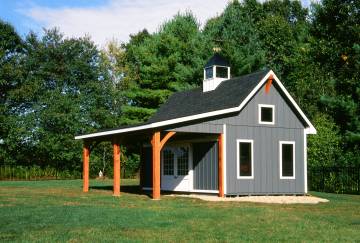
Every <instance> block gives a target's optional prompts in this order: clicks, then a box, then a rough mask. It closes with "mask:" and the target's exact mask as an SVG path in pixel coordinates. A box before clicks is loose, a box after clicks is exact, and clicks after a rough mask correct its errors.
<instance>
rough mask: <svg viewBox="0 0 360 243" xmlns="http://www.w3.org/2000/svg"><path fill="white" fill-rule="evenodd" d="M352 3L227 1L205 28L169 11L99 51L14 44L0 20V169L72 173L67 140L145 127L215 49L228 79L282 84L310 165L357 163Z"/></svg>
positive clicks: (76, 146)
mask: <svg viewBox="0 0 360 243" xmlns="http://www.w3.org/2000/svg"><path fill="white" fill-rule="evenodd" d="M359 4H360V2H359V1H353V0H345V1H343V0H323V1H322V2H321V3H318V4H313V5H312V7H311V8H310V11H309V10H308V9H306V8H303V7H302V6H301V3H300V1H291V0H270V1H265V2H263V3H261V2H258V1H256V0H244V1H241V2H239V1H231V2H230V3H229V4H228V5H227V6H226V8H225V9H224V11H223V12H221V13H219V15H218V16H216V17H214V18H211V19H209V20H208V21H207V22H206V23H204V27H203V28H202V29H201V28H200V25H199V23H198V21H197V19H196V18H195V17H194V16H193V14H192V13H190V12H185V13H178V14H177V15H175V16H174V17H173V18H172V19H170V20H168V21H166V22H165V23H163V24H162V25H161V26H160V27H159V29H158V30H157V31H156V32H155V33H149V32H148V31H147V30H145V29H144V30H142V31H140V32H139V33H137V34H135V35H131V36H130V40H129V41H128V42H127V43H122V44H119V43H116V42H115V41H112V42H110V43H109V44H108V46H107V47H106V49H104V50H99V49H98V48H97V47H96V46H95V45H94V44H93V43H92V42H91V41H90V40H89V38H88V37H84V38H64V37H63V36H62V35H61V34H60V33H59V31H58V30H46V31H45V33H44V34H43V37H42V38H39V37H37V36H36V35H35V34H34V33H29V35H28V36H27V37H26V38H25V39H21V38H20V37H19V36H18V34H17V33H16V32H15V30H14V28H13V27H12V26H11V25H10V24H8V23H5V22H3V21H0V89H1V93H0V163H2V164H12V165H23V166H30V165H38V166H40V167H41V168H45V167H46V166H50V167H51V168H63V169H64V170H66V169H68V170H73V169H77V170H79V171H80V169H81V162H80V160H81V153H80V152H79V151H81V143H80V142H78V141H75V140H74V139H73V138H74V135H76V134H82V133H87V132H93V131H97V130H99V129H104V128H114V127H117V126H119V125H123V124H137V123H140V122H144V121H146V120H147V119H148V118H149V117H150V116H151V115H152V114H154V112H155V111H156V109H158V108H159V106H160V105H161V104H163V103H164V102H165V101H166V100H167V98H168V97H169V96H170V95H171V94H172V93H173V92H176V91H181V90H187V89H190V88H193V87H197V86H200V85H201V81H202V75H203V66H204V64H205V63H206V61H207V60H208V59H209V58H210V57H211V55H212V52H213V51H212V49H213V48H214V47H219V48H221V54H222V55H223V56H225V57H226V58H227V59H228V60H229V61H230V63H231V72H232V76H238V75H242V74H247V73H250V72H253V71H257V70H259V69H264V68H266V67H267V68H271V69H273V70H274V71H275V72H276V74H277V75H278V76H279V77H280V78H281V80H282V81H283V82H284V83H285V86H286V87H287V88H288V89H289V91H290V93H291V94H292V95H293V96H294V98H295V99H296V101H297V102H298V104H299V105H300V107H301V108H302V109H303V110H304V111H305V113H307V115H308V116H309V118H310V119H311V120H312V121H314V124H315V127H316V128H317V130H318V135H315V136H310V137H309V163H310V165H313V166H315V165H334V164H339V165H340V164H343V165H345V164H346V165H354V164H360V162H359V161H360V153H359V151H360V100H359V97H360V82H359V80H360V44H359V39H360V29H359V28H360V27H359V24H358V20H359V19H360V16H359V14H360V11H359V9H360V6H359ZM324 114H326V115H324ZM123 149H124V151H126V152H125V156H124V161H123V163H124V164H128V166H127V168H126V166H124V167H123V168H125V170H126V173H130V174H131V173H135V170H136V168H137V166H138V159H137V157H136V151H135V150H133V149H132V148H126V149H127V150H126V149H125V148H123ZM111 150H112V149H111V146H110V144H108V143H100V144H98V145H97V146H95V147H94V148H93V151H92V155H91V156H92V159H91V161H92V166H91V167H90V168H91V170H92V171H91V175H92V176H96V175H97V174H98V173H99V171H100V170H105V174H106V175H107V176H111V175H112V165H111V163H110V162H111V161H112V151H111ZM105 161H106V162H105ZM109 161H110V162H109ZM130 174H129V176H130Z"/></svg>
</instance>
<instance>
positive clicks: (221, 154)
mask: <svg viewBox="0 0 360 243" xmlns="http://www.w3.org/2000/svg"><path fill="white" fill-rule="evenodd" d="M223 144H224V134H222V133H221V134H220V135H219V139H218V148H219V155H218V156H219V158H218V163H219V164H218V180H219V181H218V184H219V197H224V148H223Z"/></svg>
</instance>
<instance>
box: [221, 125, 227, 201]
mask: <svg viewBox="0 0 360 243" xmlns="http://www.w3.org/2000/svg"><path fill="white" fill-rule="evenodd" d="M223 136H224V141H223V150H222V151H223V168H224V169H223V172H224V173H223V179H224V194H225V195H226V192H227V191H226V190H227V189H226V181H227V178H226V124H223Z"/></svg>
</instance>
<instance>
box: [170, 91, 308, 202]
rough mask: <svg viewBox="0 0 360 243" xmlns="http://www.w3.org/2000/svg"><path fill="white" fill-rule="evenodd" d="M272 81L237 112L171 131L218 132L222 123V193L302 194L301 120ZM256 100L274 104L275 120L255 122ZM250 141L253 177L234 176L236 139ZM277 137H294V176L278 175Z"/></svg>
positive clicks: (279, 139) (285, 138) (302, 133)
mask: <svg viewBox="0 0 360 243" xmlns="http://www.w3.org/2000/svg"><path fill="white" fill-rule="evenodd" d="M279 90H280V89H279V87H277V85H276V84H274V85H273V86H272V87H271V89H270V92H269V93H265V88H264V87H262V88H261V89H260V90H259V91H258V92H257V93H256V94H255V95H254V97H253V98H252V99H251V100H250V101H249V102H248V104H247V105H246V106H245V107H244V108H243V109H242V111H241V112H239V113H235V114H228V115H226V116H222V117H217V118H216V119H212V120H207V121H201V122H198V123H194V124H190V125H189V124H187V125H185V126H179V127H177V128H175V129H171V130H174V131H181V132H204V133H221V132H223V131H222V125H223V124H226V192H225V193H226V194H227V195H244V194H303V193H304V192H305V187H304V183H305V181H304V128H305V127H304V124H303V122H302V121H301V120H300V119H299V117H298V116H297V115H296V113H295V112H294V110H293V109H292V108H291V106H290V105H289V103H288V102H287V101H286V99H284V96H283V95H282V94H281V93H280V92H279ZM259 104H264V105H274V106H275V124H274V125H267V124H259V117H258V116H259V111H258V109H259ZM237 139H252V140H253V141H254V144H253V149H254V153H253V154H254V158H253V159H254V178H253V179H238V178H237V158H236V156H237V155H236V152H237V151H236V149H237V148H236V146H237V143H236V140H237ZM279 141H295V179H280V167H279V166H280V161H279V159H280V158H279Z"/></svg>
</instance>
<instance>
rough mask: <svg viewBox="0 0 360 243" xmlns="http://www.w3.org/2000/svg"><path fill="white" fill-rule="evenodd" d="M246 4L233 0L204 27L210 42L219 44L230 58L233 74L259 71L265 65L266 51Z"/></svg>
mask: <svg viewBox="0 0 360 243" xmlns="http://www.w3.org/2000/svg"><path fill="white" fill-rule="evenodd" d="M255 6H257V4H255ZM247 7H248V6H247V5H244V4H241V3H239V2H238V1H233V2H231V3H229V5H228V6H227V7H226V9H225V10H224V12H223V13H222V14H221V15H220V16H219V17H216V18H214V19H211V20H210V21H209V22H208V23H207V24H206V26H205V28H204V35H205V36H206V38H207V41H209V42H210V43H211V45H212V46H213V47H214V46H217V47H220V48H221V52H222V54H223V55H224V56H225V57H227V59H228V60H229V61H230V63H231V68H232V69H231V73H232V75H233V76H239V75H241V74H247V73H250V72H252V71H256V70H258V69H260V68H262V67H263V66H264V64H265V52H264V50H262V48H261V41H260V36H259V34H258V31H257V30H256V26H255V18H254V17H253V16H252V14H249V13H250V12H249V11H247Z"/></svg>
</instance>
